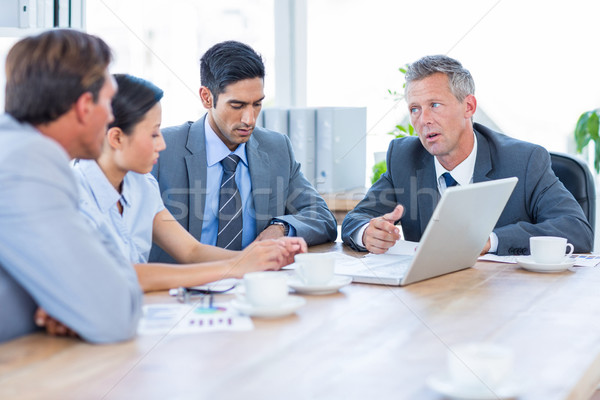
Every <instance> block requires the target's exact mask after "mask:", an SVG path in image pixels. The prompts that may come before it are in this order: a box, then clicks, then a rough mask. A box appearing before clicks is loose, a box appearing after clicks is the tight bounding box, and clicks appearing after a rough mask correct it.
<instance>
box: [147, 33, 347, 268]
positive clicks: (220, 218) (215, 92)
mask: <svg viewBox="0 0 600 400" xmlns="http://www.w3.org/2000/svg"><path fill="white" fill-rule="evenodd" d="M200 72H201V81H202V86H201V88H200V100H201V101H202V105H203V106H204V108H206V109H207V110H208V113H207V114H206V115H205V116H204V117H202V118H201V119H200V120H198V121H196V122H186V123H184V124H183V125H180V126H176V127H171V128H166V129H164V130H163V134H164V138H165V141H166V143H167V148H166V150H164V151H163V152H162V153H161V155H160V159H159V160H158V163H157V164H156V165H155V167H154V169H153V171H152V173H153V174H154V176H155V177H156V179H157V180H158V182H159V186H160V190H161V193H162V197H163V201H164V203H165V205H166V207H167V208H168V209H169V211H170V212H171V213H172V214H173V216H175V218H176V219H177V220H178V221H179V222H180V223H181V224H182V225H183V226H184V227H185V228H186V229H187V230H188V231H189V232H190V233H191V234H192V235H193V236H194V237H195V238H196V239H198V240H199V241H201V242H202V243H205V244H210V245H217V246H220V247H224V248H229V249H234V250H237V249H240V248H244V247H245V246H247V245H248V244H250V243H251V242H252V241H254V240H255V239H258V240H262V239H269V238H276V237H281V236H284V235H290V236H299V237H303V238H304V239H305V240H306V242H307V244H308V245H314V244H319V243H323V242H327V241H333V240H335V238H336V236H337V230H336V221H335V218H334V216H333V214H332V213H331V211H329V209H328V208H327V205H326V204H325V201H324V200H323V198H322V197H321V196H320V195H319V194H318V193H317V192H316V190H315V189H314V188H313V187H312V186H311V185H310V183H309V182H308V181H307V180H306V178H305V177H304V176H303V174H302V172H300V165H299V164H298V162H296V160H295V159H294V153H293V151H292V147H291V143H290V140H289V139H288V137H287V136H285V135H282V134H279V133H276V132H272V131H269V130H266V129H263V128H259V127H256V126H255V124H256V120H257V117H258V115H259V113H260V110H261V107H262V101H263V99H264V97H265V95H264V90H263V86H264V76H265V70H264V65H263V62H262V59H261V57H260V56H259V55H258V54H257V53H256V52H255V51H254V50H253V49H252V48H250V47H249V46H248V45H246V44H243V43H240V42H235V41H227V42H222V43H218V44H216V45H214V46H213V47H212V48H210V49H209V50H208V51H207V52H206V53H205V54H204V55H203V56H202V59H201V64H200ZM150 260H151V261H170V258H169V256H168V255H167V254H166V253H165V252H164V251H162V249H160V248H158V247H154V248H153V249H152V252H151V254H150Z"/></svg>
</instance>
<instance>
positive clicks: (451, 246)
mask: <svg viewBox="0 0 600 400" xmlns="http://www.w3.org/2000/svg"><path fill="white" fill-rule="evenodd" d="M517 181H518V179H517V178H515V177H513V178H506V179H498V180H494V181H488V182H481V183H473V184H470V185H466V186H455V187H451V188H448V189H446V191H445V192H444V194H443V195H442V198H441V199H440V202H439V203H438V205H437V207H436V208H435V210H434V212H433V215H432V217H431V220H430V221H429V223H428V224H427V227H426V228H425V232H424V233H423V236H422V237H421V241H420V242H419V243H418V244H417V249H416V252H415V253H414V255H408V256H406V255H405V256H399V255H389V254H382V255H374V254H368V255H367V256H365V257H362V258H354V260H351V258H350V257H349V256H343V257H340V259H338V260H337V261H336V273H338V274H342V275H350V276H352V280H353V282H361V283H375V284H383V285H396V286H398V285H400V286H404V285H408V284H410V283H414V282H419V281H422V280H425V279H429V278H434V277H436V276H440V275H444V274H448V273H450V272H455V271H459V270H461V269H465V268H469V267H472V266H473V265H475V263H476V262H477V257H479V254H480V253H481V250H482V249H483V246H485V243H486V242H487V240H488V237H489V235H490V233H491V232H492V230H493V229H494V226H495V225H496V222H498V218H500V214H502V210H504V206H505V205H506V202H507V201H508V199H509V197H510V195H511V193H512V191H513V189H514V188H515V185H516V184H517Z"/></svg>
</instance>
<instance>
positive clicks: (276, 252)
mask: <svg viewBox="0 0 600 400" xmlns="http://www.w3.org/2000/svg"><path fill="white" fill-rule="evenodd" d="M306 250H307V246H306V242H305V241H304V239H303V238H300V237H282V238H279V239H269V240H261V241H254V242H252V243H251V244H250V245H249V246H248V247H246V248H245V249H244V250H243V251H241V252H240V254H239V255H238V256H237V257H235V258H234V259H232V260H231V261H232V263H233V265H232V267H233V268H234V269H235V271H236V272H235V276H237V277H239V278H241V277H242V276H244V274H246V273H248V272H254V271H267V270H268V271H276V270H279V269H281V267H283V266H285V265H288V264H291V263H292V262H294V256H295V255H296V254H298V253H304V252H306Z"/></svg>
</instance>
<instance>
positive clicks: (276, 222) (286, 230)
mask: <svg viewBox="0 0 600 400" xmlns="http://www.w3.org/2000/svg"><path fill="white" fill-rule="evenodd" d="M271 225H279V226H282V227H283V236H287V235H288V233H290V226H289V225H288V223H287V222H284V221H279V220H276V219H272V220H271V222H269V226H271Z"/></svg>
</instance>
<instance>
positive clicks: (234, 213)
mask: <svg viewBox="0 0 600 400" xmlns="http://www.w3.org/2000/svg"><path fill="white" fill-rule="evenodd" d="M239 161H240V158H239V157H238V156H236V155H235V154H230V155H228V156H227V157H225V158H224V159H223V160H221V165H222V166H223V178H222V179H221V190H220V193H219V232H218V233H217V246H218V247H222V248H224V249H229V250H241V249H242V226H243V224H242V197H241V196H240V191H239V190H238V187H237V185H236V183H235V169H236V168H237V165H238V162H239Z"/></svg>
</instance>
